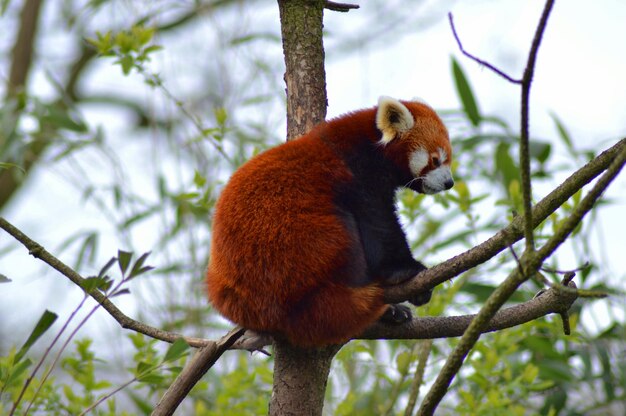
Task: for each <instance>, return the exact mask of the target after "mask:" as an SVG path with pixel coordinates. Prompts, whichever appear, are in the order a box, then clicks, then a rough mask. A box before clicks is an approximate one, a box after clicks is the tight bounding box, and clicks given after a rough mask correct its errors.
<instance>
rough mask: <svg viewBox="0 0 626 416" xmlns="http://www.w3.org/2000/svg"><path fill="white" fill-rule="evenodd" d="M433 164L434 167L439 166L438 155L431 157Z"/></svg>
mask: <svg viewBox="0 0 626 416" xmlns="http://www.w3.org/2000/svg"><path fill="white" fill-rule="evenodd" d="M433 165H435V167H436V168H438V167H439V166H441V161H440V160H439V158H438V157H433Z"/></svg>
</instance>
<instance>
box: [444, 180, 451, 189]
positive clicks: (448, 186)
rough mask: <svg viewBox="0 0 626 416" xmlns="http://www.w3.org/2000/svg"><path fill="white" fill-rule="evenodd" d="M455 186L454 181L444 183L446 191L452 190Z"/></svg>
mask: <svg viewBox="0 0 626 416" xmlns="http://www.w3.org/2000/svg"><path fill="white" fill-rule="evenodd" d="M453 186H454V181H453V180H452V179H448V180H447V181H445V182H444V184H443V187H444V188H445V189H450V188H452V187H453Z"/></svg>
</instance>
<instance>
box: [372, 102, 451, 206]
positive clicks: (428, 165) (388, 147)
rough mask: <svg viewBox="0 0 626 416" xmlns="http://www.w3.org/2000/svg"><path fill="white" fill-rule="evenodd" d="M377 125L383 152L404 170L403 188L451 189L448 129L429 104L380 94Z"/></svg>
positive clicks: (419, 190)
mask: <svg viewBox="0 0 626 416" xmlns="http://www.w3.org/2000/svg"><path fill="white" fill-rule="evenodd" d="M376 127H378V130H380V132H381V133H382V137H381V139H380V142H379V144H380V145H381V146H383V147H384V153H385V154H386V155H387V157H389V158H390V159H392V160H393V161H394V162H395V163H396V164H397V165H398V166H399V167H400V169H401V170H403V171H405V172H406V177H407V183H406V184H405V186H406V187H408V188H411V189H412V190H414V191H417V192H421V193H424V194H436V193H437V192H441V191H444V190H446V189H450V188H452V186H453V185H454V181H453V179H452V172H451V170H450V162H451V161H452V148H451V146H450V138H449V137H448V130H447V129H446V127H445V126H444V124H443V122H442V121H441V119H440V118H439V116H438V115H437V113H435V111H434V110H433V109H432V108H431V107H430V106H428V105H427V104H424V103H422V102H408V101H403V102H400V101H398V100H395V99H393V98H390V97H380V99H379V100H378V109H377V110H376Z"/></svg>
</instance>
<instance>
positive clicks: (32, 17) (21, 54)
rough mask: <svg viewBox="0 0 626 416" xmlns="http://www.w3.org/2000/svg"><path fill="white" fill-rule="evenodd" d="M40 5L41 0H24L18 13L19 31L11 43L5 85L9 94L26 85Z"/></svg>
mask: <svg viewBox="0 0 626 416" xmlns="http://www.w3.org/2000/svg"><path fill="white" fill-rule="evenodd" d="M41 5H42V0H26V2H25V3H24V8H23V9H22V14H21V15H20V26H19V31H18V33H17V36H16V38H15V44H14V45H13V56H12V61H11V69H10V71H9V82H8V85H7V93H8V95H9V96H15V94H17V93H18V92H19V91H20V90H22V89H24V86H25V85H26V80H27V78H28V74H29V73H30V67H31V63H32V60H33V54H34V50H35V34H36V33H37V27H38V26H39V23H38V22H39V14H40V12H41Z"/></svg>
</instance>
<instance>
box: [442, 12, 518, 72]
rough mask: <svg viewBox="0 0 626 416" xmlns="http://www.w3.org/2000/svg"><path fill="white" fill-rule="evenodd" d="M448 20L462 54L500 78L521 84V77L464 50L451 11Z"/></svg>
mask: <svg viewBox="0 0 626 416" xmlns="http://www.w3.org/2000/svg"><path fill="white" fill-rule="evenodd" d="M448 20H450V28H451V29H452V34H453V35H454V39H456V43H457V45H459V49H460V50H461V52H462V53H463V55H465V56H467V57H468V58H470V59H471V60H473V61H475V62H477V63H479V64H480V65H482V66H484V67H487V68H489V69H491V70H492V71H493V72H495V73H496V74H498V75H500V76H501V77H502V78H504V79H506V80H507V81H509V82H512V83H513V84H521V83H522V80H521V79H515V78H513V77H511V76H510V75H508V74H507V73H506V72H504V71H502V70H501V69H498V68H496V67H495V66H494V65H492V64H490V63H489V62H487V61H484V60H482V59H480V58H478V57H477V56H475V55H472V54H471V53H469V52H467V51H466V50H465V48H463V45H462V44H461V39H460V38H459V35H458V34H457V33H456V28H455V27H454V20H453V18H452V13H448Z"/></svg>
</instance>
